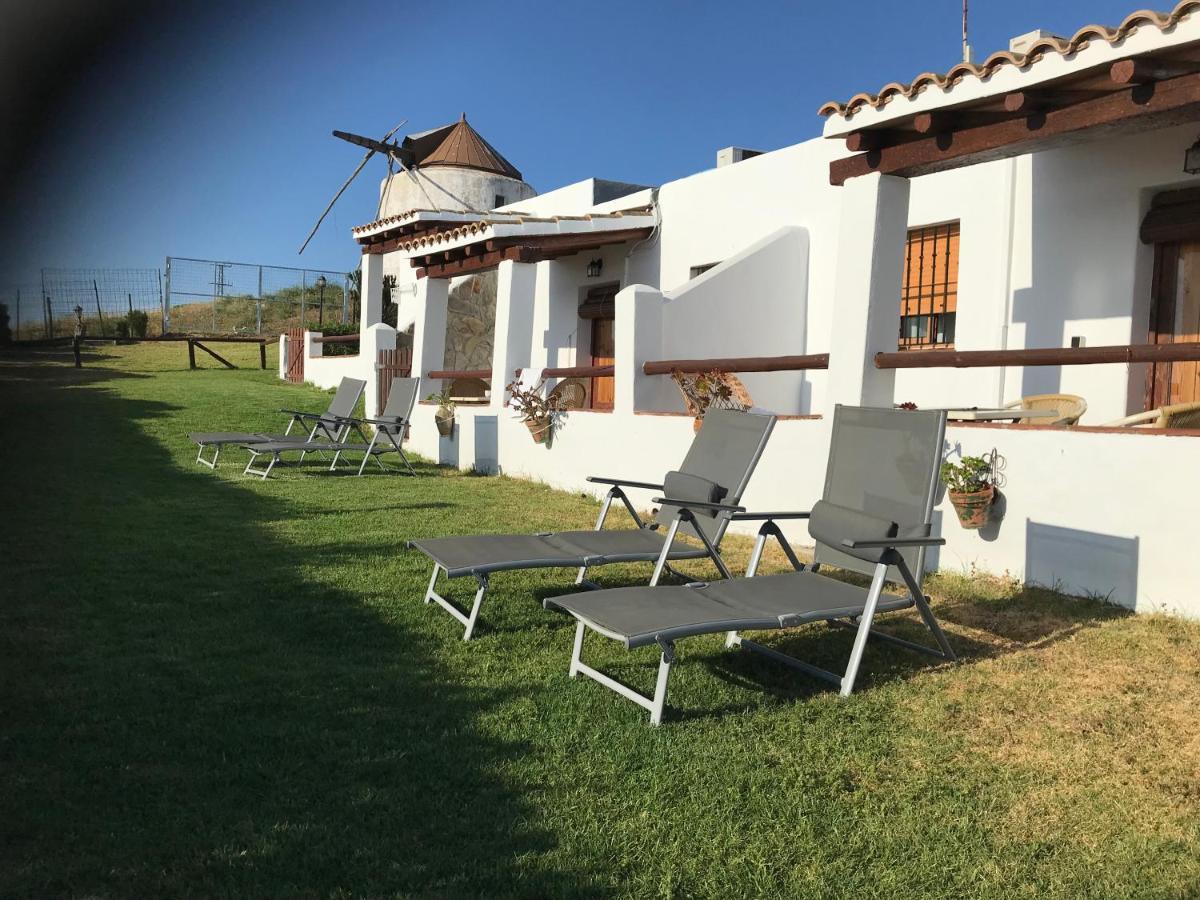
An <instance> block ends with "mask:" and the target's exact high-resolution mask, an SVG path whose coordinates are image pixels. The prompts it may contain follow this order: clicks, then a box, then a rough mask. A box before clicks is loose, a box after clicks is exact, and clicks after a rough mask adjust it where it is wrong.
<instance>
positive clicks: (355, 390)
mask: <svg viewBox="0 0 1200 900" xmlns="http://www.w3.org/2000/svg"><path fill="white" fill-rule="evenodd" d="M366 389H367V383H366V382H365V381H363V380H362V379H360V378H343V379H342V382H341V384H339V385H338V389H337V393H336V394H334V395H333V399H332V400H330V401H329V409H327V410H326V411H325V414H324V415H323V416H321V420H322V421H325V422H336V421H337V419H339V418H341V419H345V418H348V417H350V416H352V415H354V408H355V407H356V406H358V398H359V397H361V396H362V393H363V391H365V390H366Z"/></svg>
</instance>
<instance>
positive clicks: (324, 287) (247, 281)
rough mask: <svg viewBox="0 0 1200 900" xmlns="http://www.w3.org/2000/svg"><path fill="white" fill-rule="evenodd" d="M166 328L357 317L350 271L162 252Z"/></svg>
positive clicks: (268, 328) (218, 330)
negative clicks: (225, 260)
mask: <svg viewBox="0 0 1200 900" xmlns="http://www.w3.org/2000/svg"><path fill="white" fill-rule="evenodd" d="M163 280H164V306H163V315H164V318H165V320H166V329H167V330H168V331H170V332H172V333H184V334H202V333H204V334H278V333H280V332H283V331H286V330H287V329H289V328H298V327H306V328H311V329H316V330H318V331H319V330H321V328H323V327H328V326H330V325H335V324H341V323H348V322H356V321H357V320H358V290H357V286H356V284H355V281H354V277H353V275H352V274H350V273H347V272H333V271H329V270H321V269H291V268H286V267H284V266H262V265H255V264H251V263H232V262H221V261H219V260H211V259H186V258H183V257H178V256H169V257H167V265H166V269H165V270H164V279H163Z"/></svg>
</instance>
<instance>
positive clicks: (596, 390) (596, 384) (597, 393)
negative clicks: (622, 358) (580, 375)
mask: <svg viewBox="0 0 1200 900" xmlns="http://www.w3.org/2000/svg"><path fill="white" fill-rule="evenodd" d="M615 362H616V320H615V319H592V365H593V366H611V365H613V363H615ZM615 396H616V379H614V378H613V377H612V376H611V375H607V376H604V377H603V378H593V379H592V409H612V408H613V400H614V398H615Z"/></svg>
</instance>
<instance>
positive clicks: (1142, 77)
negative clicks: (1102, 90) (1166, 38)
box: [1108, 57, 1200, 85]
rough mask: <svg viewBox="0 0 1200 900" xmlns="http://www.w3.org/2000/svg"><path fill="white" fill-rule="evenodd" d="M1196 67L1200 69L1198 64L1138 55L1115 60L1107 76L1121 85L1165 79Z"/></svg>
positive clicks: (1186, 72) (1176, 76) (1193, 70)
mask: <svg viewBox="0 0 1200 900" xmlns="http://www.w3.org/2000/svg"><path fill="white" fill-rule="evenodd" d="M1197 69H1200V65H1196V64H1193V65H1187V64H1186V63H1179V62H1170V61H1168V60H1161V59H1153V58H1150V57H1139V58H1135V59H1119V60H1117V61H1116V62H1115V63H1113V64H1112V66H1110V67H1109V70H1108V77H1109V78H1111V79H1112V80H1113V81H1114V82H1115V83H1116V84H1121V85H1126V84H1149V83H1150V82H1152V81H1166V80H1167V79H1169V78H1178V77H1179V76H1180V75H1190V74H1191V73H1193V72H1195V71H1196V70H1197Z"/></svg>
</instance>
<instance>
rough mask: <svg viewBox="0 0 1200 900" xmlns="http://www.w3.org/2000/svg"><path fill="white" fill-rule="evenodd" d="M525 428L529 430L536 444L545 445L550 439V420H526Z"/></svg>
mask: <svg viewBox="0 0 1200 900" xmlns="http://www.w3.org/2000/svg"><path fill="white" fill-rule="evenodd" d="M525 427H526V428H528V429H529V434H530V435H531V436H532V437H533V442H534V443H535V444H544V443H546V439H547V438H549V437H550V419H549V418H548V417H547V418H544V419H526V420H525Z"/></svg>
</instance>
